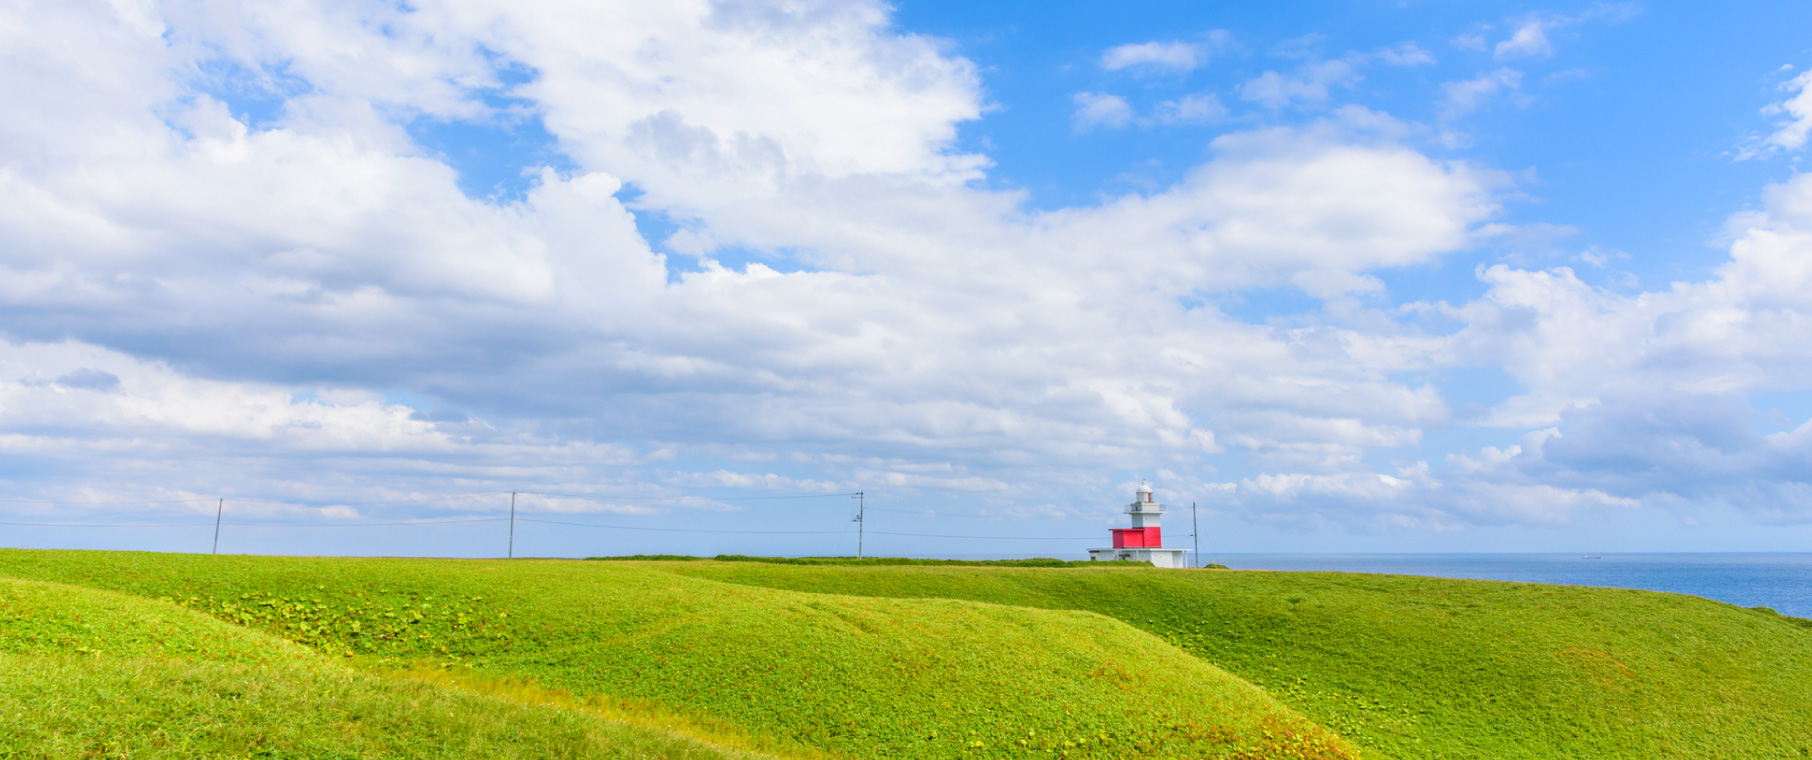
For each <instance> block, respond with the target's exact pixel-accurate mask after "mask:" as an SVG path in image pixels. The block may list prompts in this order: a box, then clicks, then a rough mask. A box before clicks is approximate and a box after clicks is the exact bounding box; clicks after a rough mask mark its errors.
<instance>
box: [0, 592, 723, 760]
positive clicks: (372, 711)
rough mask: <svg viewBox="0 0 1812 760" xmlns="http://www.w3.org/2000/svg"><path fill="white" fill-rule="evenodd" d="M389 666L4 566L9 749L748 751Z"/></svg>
mask: <svg viewBox="0 0 1812 760" xmlns="http://www.w3.org/2000/svg"><path fill="white" fill-rule="evenodd" d="M748 756H749V755H746V754H744V753H739V752H725V751H720V750H717V749H714V748H711V747H707V746H704V745H700V744H698V743H695V742H690V741H686V740H683V739H679V738H676V737H672V736H667V735H664V734H660V733H657V732H652V731H647V730H642V729H636V728H632V727H627V726H623V725H621V724H619V723H615V722H611V721H607V720H603V719H601V718H598V717H596V716H592V715H589V714H587V713H585V712H581V711H572V710H555V709H546V708H538V707H534V706H526V705H520V704H512V703H510V702H507V701H503V700H498V699H493V698H487V697H483V696H477V695H473V694H469V693H464V692H461V691H456V690H449V689H446V688H442V687H439V686H436V685H433V684H430V683H425V682H422V681H419V680H413V679H401V680H398V679H379V678H375V677H372V676H369V675H364V674H361V673H358V672H355V671H354V670H352V669H350V668H348V667H346V666H345V665H344V664H342V663H338V662H334V661H333V660H331V659H330V658H328V657H325V656H323V655H320V654H318V653H316V652H313V651H311V650H309V649H307V648H304V647H301V646H299V645H296V644H292V643H289V642H286V641H283V640H282V639H279V638H276V637H273V636H270V635H267V634H264V633H259V632H257V631H253V630H250V629H247V628H243V627H240V626H236V625H231V624H227V623H223V622H221V621H218V620H215V619H213V618H210V617H207V616H205V615H201V614H198V613H195V612H190V611H187V610H184V609H181V608H179V607H177V606H175V605H173V604H169V603H165V602H159V601H155V600H149V599H144V598H139V597H132V596H127V595H124V594H118V593H111V592H105V591H96V590H92V589H83V588H77V587H72V586H65V585H61V584H54V583H41V582H33V581H21V580H14V579H0V757H8V758H15V757H16V758H31V757H44V758H69V757H134V758H156V757H270V758H282V757H296V758H353V757H388V758H441V757H487V758H570V757H599V758H650V757H652V758H688V759H697V760H704V759H706V758H730V757H748Z"/></svg>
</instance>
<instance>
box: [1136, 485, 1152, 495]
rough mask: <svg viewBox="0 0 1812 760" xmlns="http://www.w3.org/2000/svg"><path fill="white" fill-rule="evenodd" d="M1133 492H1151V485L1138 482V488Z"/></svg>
mask: <svg viewBox="0 0 1812 760" xmlns="http://www.w3.org/2000/svg"><path fill="white" fill-rule="evenodd" d="M1133 493H1151V486H1148V485H1146V484H1144V483H1140V484H1139V490H1137V491H1134V492H1133Z"/></svg>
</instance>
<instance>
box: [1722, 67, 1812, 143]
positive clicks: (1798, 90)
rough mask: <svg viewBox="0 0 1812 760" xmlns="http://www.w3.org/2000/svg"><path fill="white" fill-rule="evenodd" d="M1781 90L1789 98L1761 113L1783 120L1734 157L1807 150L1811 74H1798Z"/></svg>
mask: <svg viewBox="0 0 1812 760" xmlns="http://www.w3.org/2000/svg"><path fill="white" fill-rule="evenodd" d="M1780 88H1781V89H1782V90H1785V91H1787V92H1789V93H1792V95H1790V96H1788V97H1787V98H1786V99H1784V100H1782V101H1780V102H1778V103H1771V104H1769V105H1768V107H1766V108H1764V109H1762V113H1763V114H1766V115H1769V116H1785V117H1786V118H1784V119H1782V120H1781V121H1780V122H1778V123H1777V124H1776V125H1775V130H1774V132H1772V133H1770V134H1768V135H1766V136H1764V137H1761V138H1758V139H1755V140H1752V141H1750V142H1749V143H1748V144H1746V145H1744V146H1743V147H1742V148H1741V149H1740V150H1739V151H1738V153H1737V157H1738V158H1739V159H1747V158H1757V157H1761V156H1767V155H1770V154H1773V153H1775V152H1778V151H1795V150H1799V149H1800V148H1804V147H1806V139H1807V137H1808V136H1812V71H1804V72H1801V73H1800V75H1799V76H1796V77H1794V78H1792V79H1790V80H1788V81H1786V82H1782V83H1781V86H1780Z"/></svg>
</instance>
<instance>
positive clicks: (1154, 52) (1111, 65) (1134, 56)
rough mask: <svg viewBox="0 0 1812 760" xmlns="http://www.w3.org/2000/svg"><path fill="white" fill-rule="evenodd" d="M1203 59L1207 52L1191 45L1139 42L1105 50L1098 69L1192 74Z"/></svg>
mask: <svg viewBox="0 0 1812 760" xmlns="http://www.w3.org/2000/svg"><path fill="white" fill-rule="evenodd" d="M1206 59H1207V54H1206V52H1205V51H1203V50H1202V48H1201V46H1199V45H1196V44H1193V43H1188V42H1142V43H1138V44H1128V45H1120V46H1118V47H1112V48H1108V50H1107V52H1105V53H1102V54H1101V68H1104V69H1107V70H1108V71H1119V70H1121V69H1144V70H1152V71H1193V70H1194V69H1195V68H1196V67H1198V66H1200V65H1202V62H1203V61H1204V60H1206Z"/></svg>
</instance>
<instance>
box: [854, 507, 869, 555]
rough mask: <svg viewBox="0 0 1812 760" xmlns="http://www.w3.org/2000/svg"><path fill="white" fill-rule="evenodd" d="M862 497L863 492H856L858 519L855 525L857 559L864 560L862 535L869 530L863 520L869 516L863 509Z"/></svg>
mask: <svg viewBox="0 0 1812 760" xmlns="http://www.w3.org/2000/svg"><path fill="white" fill-rule="evenodd" d="M862 497H863V493H862V492H861V491H857V492H856V519H855V523H856V559H861V558H862V534H863V533H864V532H866V530H867V528H868V526H867V524H866V523H864V522H863V521H862V518H863V517H864V516H866V515H867V510H865V509H863V498H862Z"/></svg>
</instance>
